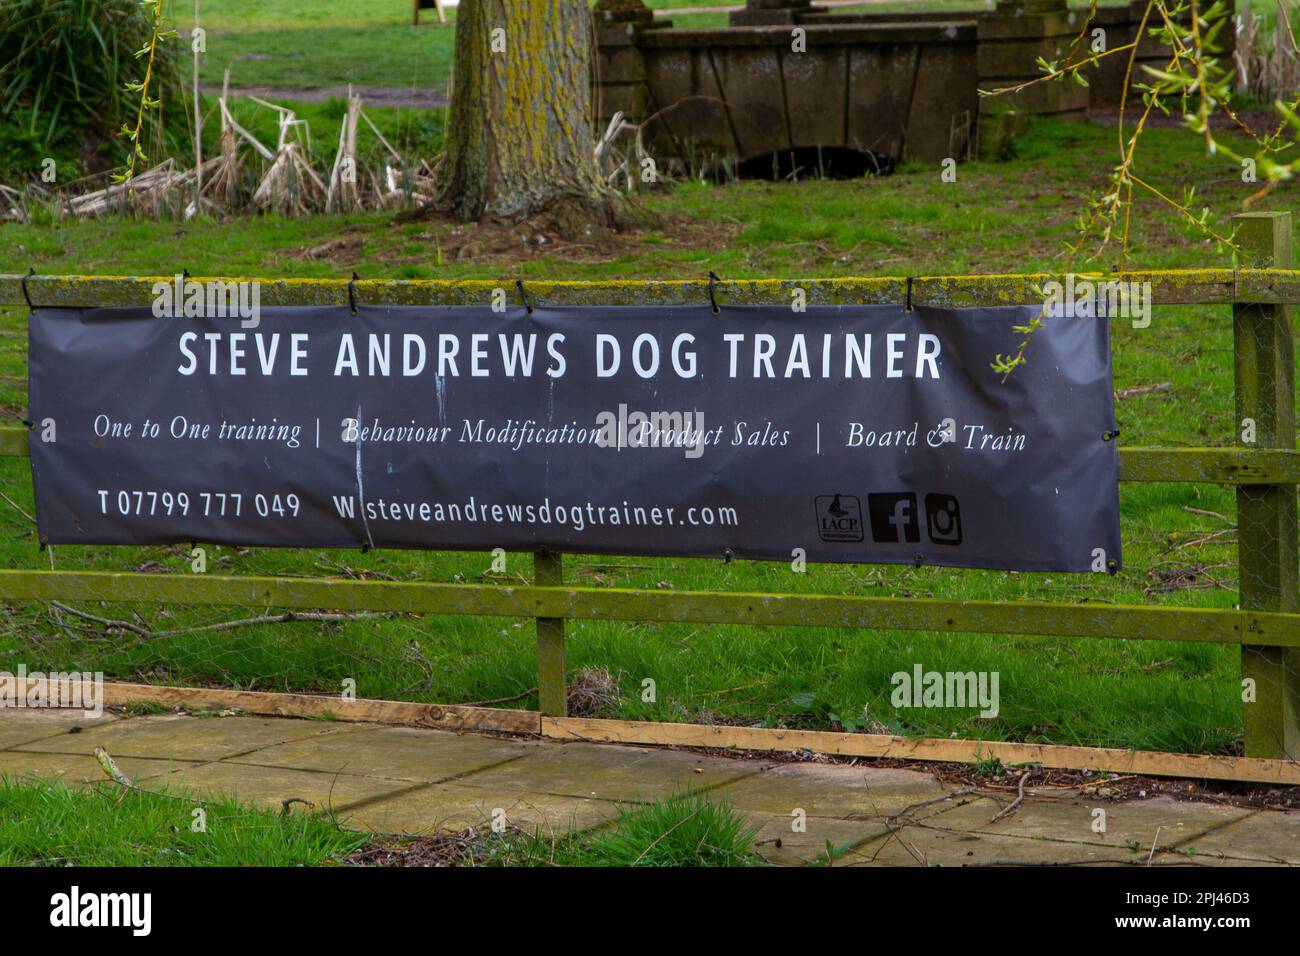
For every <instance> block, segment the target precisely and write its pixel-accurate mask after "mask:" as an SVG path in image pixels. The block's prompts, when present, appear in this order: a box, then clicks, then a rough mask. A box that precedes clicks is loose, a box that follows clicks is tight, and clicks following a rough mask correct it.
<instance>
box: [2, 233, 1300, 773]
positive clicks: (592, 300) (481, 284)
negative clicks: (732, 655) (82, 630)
mask: <svg viewBox="0 0 1300 956" xmlns="http://www.w3.org/2000/svg"><path fill="white" fill-rule="evenodd" d="M1237 219H1238V233H1237V235H1238V241H1239V243H1240V244H1241V246H1242V248H1243V249H1244V250H1246V251H1247V252H1248V253H1249V254H1250V256H1251V262H1250V263H1249V265H1250V268H1240V269H1195V270H1181V271H1134V272H1122V273H1105V274H1098V275H1094V276H1091V277H1090V278H1093V279H1096V280H1101V281H1107V280H1118V281H1123V282H1149V283H1150V284H1151V289H1152V302H1153V303H1156V304H1181V305H1191V304H1199V305H1231V306H1232V322H1233V329H1234V342H1235V355H1236V366H1235V382H1234V384H1235V392H1236V421H1237V422H1238V423H1240V422H1241V421H1242V420H1243V419H1248V418H1249V419H1253V420H1254V422H1255V435H1256V438H1255V441H1254V443H1253V444H1250V445H1244V444H1243V445H1238V446H1235V447H1227V448H1130V447H1125V448H1121V449H1120V480H1121V481H1133V482H1207V483H1219V484H1227V485H1232V486H1235V487H1236V488H1237V496H1238V523H1239V534H1238V549H1239V552H1238V563H1239V567H1240V581H1241V583H1240V609H1239V610H1216V609H1200V608H1173V607H1153V606H1143V605H1114V604H1094V603H1084V604H1063V603H1050V602H1037V601H948V600H941V599H915V598H880V597H857V596H848V595H825V594H750V593H736V592H717V591H708V592H691V591H688V592H680V591H668V592H665V591H648V590H633V589H620V588H589V587H566V586H565V585H564V579H563V562H562V558H561V556H560V555H558V554H553V553H548V552H542V553H539V554H537V555H535V557H534V577H533V584H532V585H525V586H497V585H483V584H479V585H475V584H439V583H433V582H384V581H355V580H336V579H327V578H310V579H303V578H277V577H251V576H242V577H229V576H218V575H196V576H194V577H187V578H185V579H179V578H168V577H164V576H159V575H152V574H141V573H134V572H121V573H118V572H100V571H37V570H0V598H4V599H11V600H30V601H54V600H65V601H66V600H83V601H107V602H137V601H143V602H159V603H177V604H203V605H237V606H245V607H274V608H284V609H307V608H331V609H343V610H358V611H359V610H368V611H390V612H399V613H419V614H423V613H433V614H481V615H495V616H507V617H531V618H534V619H535V621H536V627H537V641H538V670H539V695H540V702H541V712H542V714H543V715H545V716H547V717H552V718H554V717H563V716H564V715H565V663H564V622H565V621H566V620H570V619H596V620H626V621H660V622H696V623H707V624H753V625H765V626H808V627H848V628H864V629H918V630H928V631H958V632H971V633H996V634H1036V635H1069V636H1080V637H1097V638H1120V639H1146V640H1174V641H1204V642H1211V643H1220V644H1236V645H1239V646H1240V647H1241V654H1242V677H1243V681H1250V682H1253V687H1254V690H1255V697H1256V699H1255V702H1253V703H1247V704H1244V705H1243V721H1244V727H1245V745H1246V755H1247V756H1248V757H1262V758H1280V759H1284V760H1297V759H1300V594H1298V593H1297V588H1298V586H1300V585H1298V582H1297V577H1298V575H1297V570H1298V569H1297V561H1298V560H1300V558H1298V556H1297V518H1296V486H1297V484H1300V451H1297V449H1296V441H1295V415H1294V408H1295V396H1294V369H1293V358H1292V332H1291V325H1290V314H1289V313H1290V310H1289V307H1288V306H1289V304H1290V303H1293V302H1300V271H1296V270H1292V269H1291V268H1289V267H1290V265H1291V216H1290V213H1255V214H1246V215H1243V216H1239V217H1237ZM193 278H194V279H196V280H199V281H201V279H200V277H193ZM1051 279H1057V280H1061V279H1063V277H1062V276H1053V275H1049V274H1034V275H992V276H931V277H919V278H913V279H911V280H909V279H907V278H906V277H888V278H848V279H816V280H811V279H810V280H806V281H797V280H752V281H749V280H746V281H735V282H722V283H719V284H718V285H717V287H716V289H715V293H716V295H717V297H718V300H719V301H720V302H721V303H726V304H733V305H735V304H772V303H781V304H786V303H788V302H789V301H790V300H791V296H792V295H793V294H794V292H795V290H796V289H801V290H803V292H804V294H805V295H806V297H807V301H808V303H809V304H812V305H817V304H871V303H901V302H903V301H904V298H905V296H906V295H907V293H908V288H909V285H910V288H911V301H912V303H913V305H921V306H925V305H935V306H945V307H959V306H980V305H983V306H988V305H1007V304H1023V303H1027V302H1034V301H1041V291H1040V290H1041V287H1042V285H1043V284H1045V283H1046V282H1047V281H1049V280H1051ZM170 281H172V277H171V276H143V277H141V276H127V277H116V276H43V275H32V276H30V277H28V279H27V282H26V286H25V288H24V283H23V277H22V276H18V275H0V306H24V305H26V303H27V302H28V300H30V301H31V302H32V303H33V304H34V305H36V306H38V307H39V306H50V307H57V306H69V307H72V306H80V307H95V306H128V305H131V306H143V305H148V304H150V303H151V302H152V301H153V287H154V284H155V283H156V282H170ZM223 281H226V282H230V281H235V280H234V279H233V278H231V277H223ZM258 281H259V283H260V293H261V304H262V305H263V306H276V305H347V304H348V301H349V283H348V282H347V281H346V280H343V279H339V280H318V279H258ZM498 288H505V289H507V290H511V289H513V283H502V282H491V281H457V282H445V281H387V280H373V281H369V280H360V281H357V282H355V283H354V284H353V287H352V294H353V295H355V297H356V300H357V302H358V303H359V304H369V305H428V306H448V305H486V304H487V303H488V302H489V301H490V299H491V296H492V294H493V291H494V290H496V289H498ZM528 292H529V296H530V298H531V299H532V301H533V304H534V306H536V307H546V306H552V305H553V306H569V305H608V304H611V303H622V304H630V305H654V304H664V305H667V304H672V305H681V304H687V303H700V304H703V303H707V302H708V294H709V287H708V283H707V282H703V281H682V282H664V281H649V282H641V281H638V282H530V283H529V284H528ZM1234 432H1236V433H1237V435H1238V438H1240V437H1241V434H1242V433H1241V430H1240V428H1239V427H1234ZM27 440H28V435H27V430H26V429H25V428H21V427H0V456H24V455H26V454H27Z"/></svg>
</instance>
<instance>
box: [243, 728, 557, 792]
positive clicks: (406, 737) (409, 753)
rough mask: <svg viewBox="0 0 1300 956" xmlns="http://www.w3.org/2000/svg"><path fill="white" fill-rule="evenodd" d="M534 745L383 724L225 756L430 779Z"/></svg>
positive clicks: (504, 757) (303, 767)
mask: <svg viewBox="0 0 1300 956" xmlns="http://www.w3.org/2000/svg"><path fill="white" fill-rule="evenodd" d="M538 746H539V745H538V744H537V743H535V742H533V741H529V740H512V739H507V738H500V737H482V736H478V735H475V734H455V733H448V732H446V731H438V730H420V729H416V728H413V727H383V728H373V729H367V730H364V731H359V732H356V733H349V734H330V735H326V736H316V737H310V738H308V739H306V740H296V741H294V742H292V743H285V744H277V745H275V746H272V747H265V748H263V749H261V750H257V751H255V752H253V753H248V754H244V755H242V756H239V757H232V758H230V760H229V762H231V763H245V764H256V765H259V766H267V767H292V768H294V769H298V770H319V771H324V772H329V773H334V772H344V773H351V774H362V775H365V776H374V777H386V778H388V779H390V780H407V781H411V782H414V783H420V782H425V783H433V782H437V781H441V780H447V779H450V778H452V777H458V776H462V775H465V774H470V773H474V772H476V771H480V770H486V769H488V768H490V767H494V766H496V765H497V764H500V763H504V762H505V761H508V760H517V759H519V758H520V757H523V756H525V755H527V754H529V753H532V752H533V751H535V750H536V749H537V747H538Z"/></svg>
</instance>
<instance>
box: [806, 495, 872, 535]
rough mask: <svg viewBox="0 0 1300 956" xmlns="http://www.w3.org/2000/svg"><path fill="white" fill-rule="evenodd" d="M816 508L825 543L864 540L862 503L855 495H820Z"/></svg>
mask: <svg viewBox="0 0 1300 956" xmlns="http://www.w3.org/2000/svg"><path fill="white" fill-rule="evenodd" d="M816 507H817V534H818V535H820V536H821V539H822V540H823V541H861V540H862V535H863V531H862V503H861V502H860V501H858V499H857V498H855V497H854V496H853V495H820V496H818V498H817V501H816Z"/></svg>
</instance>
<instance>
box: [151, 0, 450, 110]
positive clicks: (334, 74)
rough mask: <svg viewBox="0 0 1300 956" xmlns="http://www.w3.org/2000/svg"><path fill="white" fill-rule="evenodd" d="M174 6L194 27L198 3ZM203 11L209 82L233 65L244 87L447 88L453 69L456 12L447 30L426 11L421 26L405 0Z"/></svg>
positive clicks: (309, 0)
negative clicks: (415, 24) (414, 21)
mask: <svg viewBox="0 0 1300 956" xmlns="http://www.w3.org/2000/svg"><path fill="white" fill-rule="evenodd" d="M169 9H170V10H171V11H172V15H173V17H174V18H175V23H176V26H177V28H178V29H180V30H184V31H188V30H189V29H190V28H191V27H192V26H193V25H194V11H193V7H192V5H191V4H187V3H185V2H184V0H180V2H179V3H177V4H175V5H169ZM200 11H201V18H200V23H201V25H202V26H203V27H204V28H205V29H206V30H207V31H208V36H207V53H206V55H204V56H203V57H202V59H201V60H200V79H201V81H202V82H203V83H207V84H213V85H215V84H219V83H220V82H221V78H222V74H223V72H224V71H225V70H226V69H227V68H228V69H229V70H230V82H231V83H232V84H236V85H240V86H308V87H315V86H339V85H343V84H346V83H358V84H365V85H368V86H385V87H411V88H430V87H432V88H443V87H445V86H446V83H447V80H448V77H449V75H450V72H451V59H452V49H453V36H454V31H455V22H456V14H455V11H454V10H451V11H448V21H449V22H448V24H447V25H446V26H439V25H438V23H437V18H436V17H435V16H434V15H433V11H432V10H429V11H424V12H423V14H422V17H421V23H420V26H418V27H413V26H411V5H410V3H409V2H402V0H350V2H347V3H335V2H332V0H302V2H293V3H289V2H286V0H277V2H265V0H206V2H204V3H203V4H202V5H201V7H200Z"/></svg>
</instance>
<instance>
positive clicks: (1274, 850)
mask: <svg viewBox="0 0 1300 956" xmlns="http://www.w3.org/2000/svg"><path fill="white" fill-rule="evenodd" d="M1179 849H1180V850H1181V851H1182V852H1184V853H1187V854H1188V855H1189V856H1190V857H1191V858H1192V859H1193V860H1196V861H1198V862H1202V861H1203V859H1204V858H1205V857H1216V858H1222V859H1224V860H1225V861H1227V862H1230V863H1242V862H1246V861H1250V862H1269V863H1281V864H1286V865H1288V866H1300V812H1294V811H1293V812H1288V813H1279V812H1277V811H1269V810H1261V811H1259V812H1258V813H1252V814H1250V815H1249V816H1246V817H1243V818H1242V819H1240V820H1237V821H1236V822H1235V823H1230V824H1228V825H1227V826H1225V827H1221V828H1219V829H1216V830H1214V831H1212V832H1207V833H1205V834H1203V835H1201V836H1199V837H1197V838H1195V839H1193V840H1191V841H1189V842H1188V843H1186V844H1184V845H1183V846H1181V847H1179Z"/></svg>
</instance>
